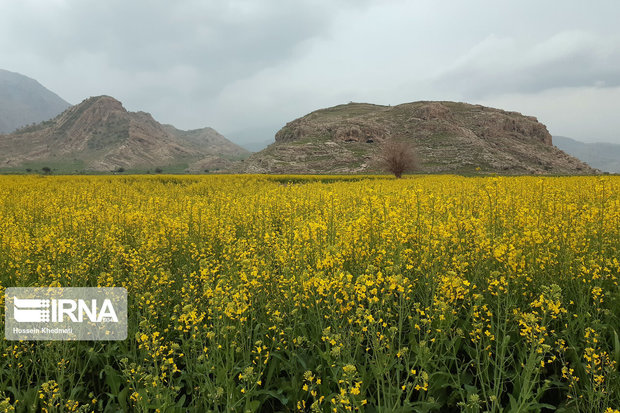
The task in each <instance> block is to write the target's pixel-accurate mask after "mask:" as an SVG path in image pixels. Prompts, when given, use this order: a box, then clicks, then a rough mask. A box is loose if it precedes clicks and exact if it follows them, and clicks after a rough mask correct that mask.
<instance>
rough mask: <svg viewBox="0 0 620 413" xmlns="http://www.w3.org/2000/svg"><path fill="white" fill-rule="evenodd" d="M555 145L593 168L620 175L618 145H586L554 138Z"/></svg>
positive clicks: (562, 137)
mask: <svg viewBox="0 0 620 413" xmlns="http://www.w3.org/2000/svg"><path fill="white" fill-rule="evenodd" d="M553 143H554V144H555V146H557V147H558V148H560V149H561V150H563V151H564V152H566V153H568V154H570V155H572V156H574V157H575V158H578V159H580V160H582V161H584V162H587V163H588V164H589V165H590V166H592V167H593V168H596V169H600V170H601V171H605V172H611V173H620V145H619V144H617V143H603V142H597V143H585V142H580V141H577V140H575V139H571V138H567V137H565V136H554V137H553Z"/></svg>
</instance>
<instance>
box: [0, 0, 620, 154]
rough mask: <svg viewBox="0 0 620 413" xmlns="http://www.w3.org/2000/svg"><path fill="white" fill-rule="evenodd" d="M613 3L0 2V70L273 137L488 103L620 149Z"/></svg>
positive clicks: (189, 125) (163, 118) (193, 121)
mask: <svg viewBox="0 0 620 413" xmlns="http://www.w3.org/2000/svg"><path fill="white" fill-rule="evenodd" d="M619 17H620V2H619V1H617V0H592V1H589V2H585V1H583V0H564V1H561V2H560V1H540V0H520V1H510V0H507V1H498V0H468V1H462V0H408V1H405V0H375V1H373V0H232V1H230V0H227V1H222V0H219V1H216V0H175V1H171V0H97V1H91V0H0V51H1V53H0V68H2V69H6V70H10V71H14V72H18V73H21V74H24V75H26V76H29V77H32V78H34V79H36V80H38V81H39V82H40V83H41V84H43V85H44V86H45V87H47V88H48V89H50V90H52V91H53V92H55V93H57V94H58V95H59V96H61V97H62V98H64V99H65V100H67V101H68V102H69V103H72V104H77V103H79V102H81V101H82V100H84V99H86V98H88V97H90V96H98V95H104V94H105V95H110V96H113V97H115V98H116V99H118V100H120V101H121V102H122V103H123V105H124V106H125V108H127V109H128V110H131V111H139V110H142V111H146V112H150V113H151V114H152V115H153V116H154V117H155V119H157V120H158V121H160V122H162V123H168V124H172V125H174V126H176V127H178V128H180V129H197V128H202V127H206V126H210V127H213V128H215V129H216V130H218V131H219V132H220V133H222V134H224V135H225V136H227V137H229V138H231V139H232V140H235V141H237V142H242V143H245V142H265V141H269V140H273V135H274V134H275V132H276V131H277V130H278V129H280V128H281V127H282V126H284V125H285V124H286V123H287V122H289V121H291V120H293V119H295V118H298V117H300V116H303V115H305V114H307V113H309V112H311V111H313V110H316V109H320V108H325V107H329V106H333V105H337V104H342V103H348V102H352V101H353V102H369V103H376V104H385V105H388V104H389V105H396V104H399V103H405V102H413V101H419V100H453V101H460V102H468V103H476V104H483V105H487V106H492V107H497V108H501V109H505V110H511V111H517V112H521V113H523V114H526V115H531V116H536V117H537V118H538V119H539V120H540V121H541V122H543V123H544V124H545V125H547V128H548V129H549V131H550V132H551V133H552V134H553V135H561V136H568V137H572V138H576V139H579V140H582V141H584V142H594V141H607V142H615V143H620V116H619V113H620V24H618V21H619V20H618V19H619Z"/></svg>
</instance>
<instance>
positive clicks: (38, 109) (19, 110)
mask: <svg viewBox="0 0 620 413" xmlns="http://www.w3.org/2000/svg"><path fill="white" fill-rule="evenodd" d="M69 106H70V105H69V103H67V102H65V101H64V100H62V99H61V98H60V97H58V95H56V94H55V93H53V92H50V91H49V90H47V89H46V88H44V87H43V86H42V85H41V84H40V83H39V82H37V81H36V80H34V79H30V78H29V77H26V76H24V75H20V74H19V73H13V72H9V71H7V70H2V69H0V133H8V132H13V131H14V130H15V129H17V128H20V127H22V126H25V125H30V124H33V123H38V122H42V121H44V120H48V119H51V118H53V117H54V116H56V115H58V114H59V113H61V112H62V111H63V110H65V109H67V108H68V107H69Z"/></svg>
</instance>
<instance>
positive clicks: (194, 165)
mask: <svg viewBox="0 0 620 413" xmlns="http://www.w3.org/2000/svg"><path fill="white" fill-rule="evenodd" d="M248 154H249V152H248V151H246V150H245V149H243V148H241V147H239V146H237V145H235V144H234V143H232V142H230V141H229V140H228V139H226V138H225V137H224V136H222V135H220V134H219V133H218V132H216V131H215V130H213V129H211V128H204V129H197V130H192V131H181V130H178V129H176V128H174V127H173V126H171V125H162V124H160V123H158V122H157V121H155V120H154V119H153V117H152V116H151V115H150V114H148V113H145V112H128V111H127V110H125V108H124V107H123V105H122V104H121V103H120V102H119V101H117V100H116V99H114V98H112V97H109V96H99V97H93V98H90V99H86V100H84V101H83V102H82V103H80V104H79V105H76V106H72V107H70V108H69V109H67V110H66V111H65V112H63V113H62V114H60V115H59V116H57V117H56V118H54V119H52V120H49V121H46V122H43V123H41V124H38V125H35V126H31V127H26V128H22V129H20V130H18V131H17V132H14V133H12V134H8V135H0V168H2V169H4V170H7V169H11V170H22V169H24V168H30V169H37V168H39V167H43V166H48V167H50V168H55V169H57V170H58V171H59V172H76V171H77V172H82V171H83V172H87V171H108V172H109V171H114V170H118V169H120V168H122V169H124V170H137V171H144V170H155V169H157V168H159V169H162V170H163V171H164V172H166V171H167V172H181V171H192V172H202V171H204V170H221V169H229V168H231V167H232V166H234V165H235V163H237V162H239V160H240V159H242V158H244V157H246V156H247V155H248Z"/></svg>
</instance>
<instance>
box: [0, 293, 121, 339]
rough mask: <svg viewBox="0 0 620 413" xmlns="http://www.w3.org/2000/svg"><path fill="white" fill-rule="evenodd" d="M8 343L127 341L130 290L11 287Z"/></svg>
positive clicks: (6, 329)
mask: <svg viewBox="0 0 620 413" xmlns="http://www.w3.org/2000/svg"><path fill="white" fill-rule="evenodd" d="M4 303H5V325H4V335H5V337H6V339H7V340H124V339H125V338H126V337H127V290H126V289H124V288H120V287H110V288H103V287H97V288H87V287H65V288H55V287H33V288H23V287H10V288H7V289H6V290H5V300H4Z"/></svg>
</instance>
